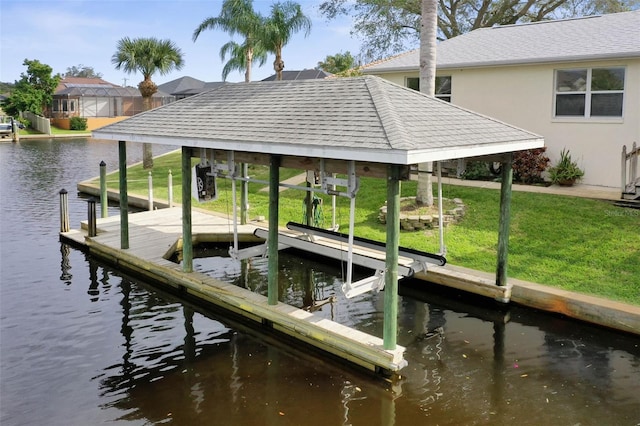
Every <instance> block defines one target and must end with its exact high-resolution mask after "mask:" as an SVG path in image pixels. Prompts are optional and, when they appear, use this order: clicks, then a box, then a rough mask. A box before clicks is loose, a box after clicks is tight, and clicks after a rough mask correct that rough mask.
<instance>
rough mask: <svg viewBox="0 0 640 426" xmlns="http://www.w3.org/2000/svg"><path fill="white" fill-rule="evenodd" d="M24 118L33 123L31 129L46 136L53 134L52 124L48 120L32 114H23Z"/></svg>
mask: <svg viewBox="0 0 640 426" xmlns="http://www.w3.org/2000/svg"><path fill="white" fill-rule="evenodd" d="M22 116H23V117H24V118H26V119H27V120H29V121H30V122H31V128H33V129H35V130H37V131H39V132H40V133H44V134H45V135H50V134H51V122H50V121H49V119H48V118H44V117H42V116H39V115H35V114H34V113H32V112H28V111H27V112H23V113H22Z"/></svg>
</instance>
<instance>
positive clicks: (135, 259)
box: [61, 208, 406, 373]
mask: <svg viewBox="0 0 640 426" xmlns="http://www.w3.org/2000/svg"><path fill="white" fill-rule="evenodd" d="M128 218H129V249H126V250H121V249H120V217H119V216H114V217H109V218H105V219H98V220H97V230H98V235H97V236H96V237H93V238H89V237H87V236H86V233H85V232H80V231H76V230H73V231H71V232H69V233H62V234H61V239H66V240H68V241H71V242H73V243H75V244H79V245H82V246H84V247H86V248H87V249H88V251H89V252H90V253H91V254H92V255H95V256H96V257H99V258H102V259H104V260H107V261H108V262H110V263H112V264H114V265H116V266H117V267H118V268H120V269H123V270H125V271H127V272H129V273H133V274H134V275H138V276H142V277H143V278H145V279H148V280H149V281H151V282H158V283H161V284H164V285H169V286H171V287H174V288H177V289H181V290H182V291H186V292H187V293H188V294H189V295H191V296H194V297H196V298H198V299H200V300H203V301H206V302H208V303H212V304H214V305H216V306H218V307H221V308H223V309H226V310H228V311H230V312H233V313H235V314H239V315H242V316H243V317H245V318H247V319H249V320H251V321H255V322H256V323H257V324H262V325H264V324H267V325H269V326H270V327H272V328H273V329H274V330H277V331H279V332H282V333H284V334H286V335H289V336H291V337H293V338H295V339H298V340H300V341H303V342H305V343H307V344H309V345H312V346H314V347H316V348H319V349H321V350H323V351H325V352H328V353H330V354H333V355H335V356H337V357H339V358H341V359H343V360H346V361H348V362H350V363H353V364H356V365H358V366H360V367H364V368H365V369H367V370H370V371H375V372H384V373H393V372H397V371H399V370H400V369H401V368H403V367H404V366H405V365H406V361H405V360H404V358H403V354H404V351H405V348H404V347H402V346H397V347H396V349H395V350H385V349H384V348H383V341H382V339H381V338H379V337H376V336H371V335H369V334H366V333H363V332H360V331H358V330H354V329H351V328H349V327H346V326H344V325H341V324H338V323H336V322H333V321H331V320H328V319H325V318H322V317H320V316H318V315H316V314H314V313H311V312H307V311H304V310H301V309H298V308H295V307H293V306H290V305H287V304H284V303H278V304H277V305H269V304H268V302H267V298H266V297H265V296H262V295H260V294H257V293H254V292H252V291H250V290H247V289H244V288H240V287H237V286H235V285H232V284H227V283H224V282H221V281H219V280H216V279H214V278H212V277H209V276H208V275H205V274H202V273H199V272H192V273H185V272H183V271H182V268H181V266H180V265H179V264H176V263H173V262H171V261H169V260H167V257H168V255H169V254H170V253H171V252H172V250H173V249H174V248H175V247H176V244H177V241H178V240H179V239H180V238H181V236H182V222H181V221H182V209H181V208H169V209H162V210H154V211H149V212H141V213H133V214H129V215H128ZM255 229H256V225H239V226H238V234H239V237H241V239H242V240H244V241H251V240H252V239H255V237H254V236H253V232H254V230H255ZM232 232H233V228H232V225H231V224H230V221H229V220H228V219H226V218H224V217H220V216H216V215H212V214H207V213H203V212H200V211H197V210H194V211H193V212H192V233H193V236H194V241H211V240H213V241H221V238H223V236H225V235H226V236H227V237H228V238H227V241H229V240H230V239H231V238H232V237H231V235H232Z"/></svg>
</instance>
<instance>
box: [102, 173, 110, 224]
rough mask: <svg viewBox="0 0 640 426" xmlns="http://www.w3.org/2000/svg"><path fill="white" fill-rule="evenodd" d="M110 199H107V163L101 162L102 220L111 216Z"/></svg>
mask: <svg viewBox="0 0 640 426" xmlns="http://www.w3.org/2000/svg"><path fill="white" fill-rule="evenodd" d="M108 207H109V199H108V198H107V163H105V162H104V161H101V162H100V213H101V216H100V217H102V218H105V217H107V216H108V215H109V212H108Z"/></svg>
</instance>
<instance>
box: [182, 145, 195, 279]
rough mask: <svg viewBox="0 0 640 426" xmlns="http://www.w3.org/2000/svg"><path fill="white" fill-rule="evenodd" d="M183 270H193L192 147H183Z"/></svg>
mask: <svg viewBox="0 0 640 426" xmlns="http://www.w3.org/2000/svg"><path fill="white" fill-rule="evenodd" d="M182 271H183V272H193V235H192V227H191V149H190V148H189V147H186V146H183V147H182Z"/></svg>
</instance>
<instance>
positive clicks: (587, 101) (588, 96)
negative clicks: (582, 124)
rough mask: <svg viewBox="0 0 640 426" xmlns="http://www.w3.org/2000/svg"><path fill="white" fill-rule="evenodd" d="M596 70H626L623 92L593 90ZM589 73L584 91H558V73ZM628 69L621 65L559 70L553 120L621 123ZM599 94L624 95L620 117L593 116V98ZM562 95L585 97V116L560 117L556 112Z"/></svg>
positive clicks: (555, 76)
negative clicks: (583, 71) (592, 81)
mask: <svg viewBox="0 0 640 426" xmlns="http://www.w3.org/2000/svg"><path fill="white" fill-rule="evenodd" d="M594 69H622V70H624V83H623V88H622V90H591V78H592V75H593V70H594ZM581 70H586V71H587V81H586V83H585V90H584V91H567V92H559V91H558V71H581ZM627 76H628V73H627V67H625V66H621V65H611V66H599V67H598V66H597V67H576V68H558V69H555V70H554V71H553V118H554V119H558V120H563V121H566V120H585V119H587V120H589V121H600V120H602V121H621V120H622V118H623V117H624V104H625V102H624V98H625V92H626V86H627V80H628V78H627ZM598 94H622V111H621V113H620V115H619V116H618V115H615V116H613V115H611V116H606V115H595V116H592V115H591V96H592V95H598ZM562 95H584V115H558V114H557V111H556V107H557V99H558V96H562Z"/></svg>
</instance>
